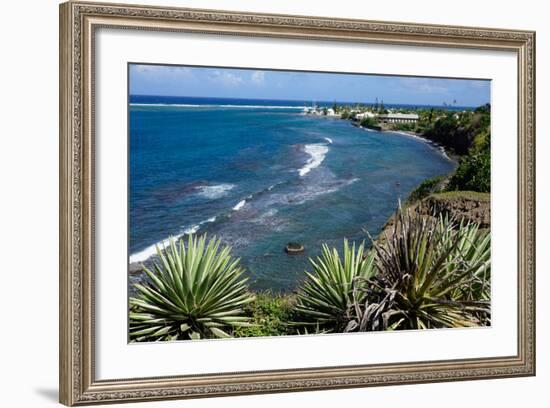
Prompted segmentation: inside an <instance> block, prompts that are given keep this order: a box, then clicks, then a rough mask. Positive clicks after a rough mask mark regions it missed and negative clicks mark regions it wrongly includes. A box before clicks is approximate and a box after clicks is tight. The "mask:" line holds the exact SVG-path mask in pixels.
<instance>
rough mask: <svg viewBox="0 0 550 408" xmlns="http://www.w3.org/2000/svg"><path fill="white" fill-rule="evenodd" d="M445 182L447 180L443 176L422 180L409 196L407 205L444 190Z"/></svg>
mask: <svg viewBox="0 0 550 408" xmlns="http://www.w3.org/2000/svg"><path fill="white" fill-rule="evenodd" d="M446 180H447V178H446V177H445V176H435V177H432V178H428V179H426V180H424V181H423V182H422V183H420V185H419V186H418V187H416V188H415V189H414V190H413V191H412V192H411V193H410V194H409V197H408V198H407V203H414V202H416V201H420V200H422V199H423V198H426V197H428V196H429V195H430V194H433V193H435V192H437V191H441V190H443V189H444V188H445V182H446Z"/></svg>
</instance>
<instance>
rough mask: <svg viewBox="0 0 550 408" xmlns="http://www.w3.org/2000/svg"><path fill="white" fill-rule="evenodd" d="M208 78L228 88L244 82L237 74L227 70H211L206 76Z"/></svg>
mask: <svg viewBox="0 0 550 408" xmlns="http://www.w3.org/2000/svg"><path fill="white" fill-rule="evenodd" d="M208 80H209V81H210V82H214V83H216V84H220V85H222V86H226V87H230V88H233V87H236V86H238V85H241V84H242V83H243V82H244V81H243V79H242V78H241V77H240V76H239V75H237V74H234V73H232V72H228V71H213V72H212V73H211V74H210V75H209V76H208Z"/></svg>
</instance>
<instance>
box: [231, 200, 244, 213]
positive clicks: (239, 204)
mask: <svg viewBox="0 0 550 408" xmlns="http://www.w3.org/2000/svg"><path fill="white" fill-rule="evenodd" d="M245 204H246V200H241V201H239V202H238V203H237V205H236V206H235V207H233V211H239V210H240V209H241V208H243V207H244V205H245Z"/></svg>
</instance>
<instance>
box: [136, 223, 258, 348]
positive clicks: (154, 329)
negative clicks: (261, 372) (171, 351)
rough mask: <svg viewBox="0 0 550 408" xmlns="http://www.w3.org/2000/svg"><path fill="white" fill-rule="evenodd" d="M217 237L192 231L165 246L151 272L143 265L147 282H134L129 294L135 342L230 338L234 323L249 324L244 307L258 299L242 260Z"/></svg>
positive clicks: (238, 324) (235, 325) (239, 324)
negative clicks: (134, 291)
mask: <svg viewBox="0 0 550 408" xmlns="http://www.w3.org/2000/svg"><path fill="white" fill-rule="evenodd" d="M220 245H221V243H220V240H219V239H216V238H215V237H214V238H213V239H211V240H210V241H209V242H208V243H207V241H206V236H202V237H201V238H195V237H193V235H192V234H191V235H189V238H188V241H187V246H186V245H184V243H183V240H180V241H179V243H178V244H176V243H175V241H174V239H170V244H169V245H168V247H167V248H165V249H164V250H162V249H161V248H160V247H157V254H158V258H159V261H160V262H159V263H155V264H154V265H153V268H152V270H151V269H149V268H146V267H144V271H145V273H146V274H147V276H148V278H149V282H148V283H146V284H143V285H141V284H135V285H134V286H135V288H136V289H137V291H138V296H137V297H132V298H130V338H131V340H133V341H161V340H183V339H199V338H212V337H219V338H223V337H230V336H231V330H232V329H233V328H234V327H238V326H246V325H248V324H249V318H248V317H246V316H244V313H243V309H242V307H243V306H244V305H246V304H248V303H250V302H252V301H253V300H254V297H253V296H252V295H251V294H250V293H249V292H248V287H247V283H246V281H247V279H246V278H245V277H244V276H243V269H242V268H241V267H240V266H239V259H234V258H232V256H231V249H230V248H229V247H227V246H226V247H223V248H221V249H220Z"/></svg>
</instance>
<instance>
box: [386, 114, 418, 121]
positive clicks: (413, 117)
mask: <svg viewBox="0 0 550 408" xmlns="http://www.w3.org/2000/svg"><path fill="white" fill-rule="evenodd" d="M418 118H419V117H418V115H417V114H416V113H388V114H382V115H378V121H379V122H381V123H416V122H418Z"/></svg>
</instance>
